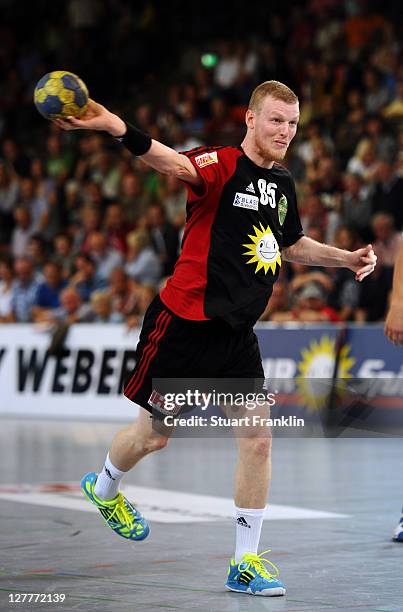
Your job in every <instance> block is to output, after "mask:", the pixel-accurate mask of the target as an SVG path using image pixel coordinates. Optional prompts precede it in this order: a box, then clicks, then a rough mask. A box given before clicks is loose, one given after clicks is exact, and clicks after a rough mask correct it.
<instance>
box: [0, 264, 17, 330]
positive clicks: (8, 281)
mask: <svg viewBox="0 0 403 612" xmlns="http://www.w3.org/2000/svg"><path fill="white" fill-rule="evenodd" d="M13 288H14V273H13V264H12V261H11V259H7V258H3V259H1V260H0V323H9V322H10V321H11V320H12V297H13Z"/></svg>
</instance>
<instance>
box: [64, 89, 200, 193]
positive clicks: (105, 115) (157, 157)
mask: <svg viewBox="0 0 403 612" xmlns="http://www.w3.org/2000/svg"><path fill="white" fill-rule="evenodd" d="M54 122H55V123H56V124H57V125H58V126H59V127H61V128H63V129H64V130H79V129H87V130H102V131H105V132H108V133H109V134H110V135H111V136H114V137H115V138H123V139H124V140H123V144H125V145H126V146H127V144H128V143H126V141H125V136H126V137H127V140H128V141H129V138H130V137H131V136H132V137H131V138H130V141H131V142H132V143H133V142H136V144H137V146H138V147H139V148H138V149H137V148H136V150H133V147H132V146H130V145H129V146H128V148H129V150H130V151H131V152H132V153H134V155H139V156H140V157H141V159H142V160H143V161H145V162H146V163H147V164H148V165H149V166H151V167H152V168H154V170H157V171H158V172H162V173H163V174H173V175H174V176H176V177H177V178H179V179H181V180H182V181H186V182H187V183H191V184H192V185H196V186H200V185H202V179H201V176H200V175H199V173H198V172H197V170H196V168H195V167H194V166H193V164H192V163H191V162H190V161H189V159H188V158H187V157H186V156H185V155H180V153H177V152H176V151H174V150H173V149H171V148H170V147H167V146H166V145H164V144H162V143H161V142H158V140H152V139H151V138H150V137H149V136H148V135H147V134H144V133H143V132H141V131H140V130H136V128H130V127H129V128H128V126H127V124H126V123H125V122H124V121H123V119H121V118H120V117H118V115H115V114H114V113H111V112H110V111H109V110H108V109H107V108H105V106H102V104H98V102H94V100H89V102H88V109H87V111H86V113H85V115H83V116H82V117H81V119H77V118H76V117H67V118H66V119H55V120H54ZM130 129H132V134H129V133H128V130H130Z"/></svg>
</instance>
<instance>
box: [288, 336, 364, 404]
mask: <svg viewBox="0 0 403 612" xmlns="http://www.w3.org/2000/svg"><path fill="white" fill-rule="evenodd" d="M335 344H336V341H335V339H331V338H329V336H322V337H321V339H320V340H319V342H318V341H316V340H312V342H311V343H310V345H309V348H303V349H302V350H301V355H302V361H300V362H299V363H298V370H299V372H300V374H299V375H298V376H297V377H296V383H297V389H298V392H299V395H300V396H301V399H302V400H303V401H304V404H305V406H306V407H307V408H308V410H310V411H311V412H314V411H316V410H320V409H322V408H324V406H325V405H326V403H327V401H328V399H329V394H330V391H331V381H332V378H333V371H334V367H335V359H336V349H335ZM350 350H351V346H350V345H348V344H345V345H344V346H343V347H342V348H341V351H340V355H339V363H338V376H337V377H338V379H346V378H352V374H351V372H350V370H351V368H352V367H353V365H354V364H355V361H356V360H355V358H354V357H351V356H350V355H349V353H350Z"/></svg>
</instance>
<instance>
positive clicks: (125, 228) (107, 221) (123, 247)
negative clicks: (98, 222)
mask: <svg viewBox="0 0 403 612" xmlns="http://www.w3.org/2000/svg"><path fill="white" fill-rule="evenodd" d="M130 229H131V228H130V225H129V224H128V223H127V222H126V220H125V218H124V215H123V211H122V208H121V206H120V205H119V204H118V203H117V202H116V203H113V204H110V205H109V206H108V208H107V209H106V212H105V218H104V222H103V231H104V233H105V235H106V238H107V244H108V246H109V247H110V248H112V249H115V250H116V251H118V252H119V253H121V254H122V255H126V251H127V244H126V238H127V234H128V233H129V231H130Z"/></svg>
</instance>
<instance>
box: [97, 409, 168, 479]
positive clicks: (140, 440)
mask: <svg viewBox="0 0 403 612" xmlns="http://www.w3.org/2000/svg"><path fill="white" fill-rule="evenodd" d="M172 429H173V428H172V427H170V428H163V427H161V433H159V432H157V431H155V429H153V419H152V418H151V415H150V413H149V412H147V410H145V409H144V408H140V414H139V416H138V418H137V420H136V421H135V422H134V423H132V424H131V425H128V426H127V427H125V428H124V429H121V430H120V431H119V432H118V433H117V434H116V435H115V437H114V438H113V440H112V445H111V448H110V451H109V458H110V460H111V462H112V463H113V465H114V466H116V467H117V468H118V470H122V472H128V471H129V470H131V469H132V468H133V467H134V466H135V465H136V463H138V461H140V459H142V458H143V457H145V455H148V454H149V453H151V452H153V451H156V450H159V449H161V448H164V446H166V445H167V443H168V440H169V434H170V433H171V432H172Z"/></svg>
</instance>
